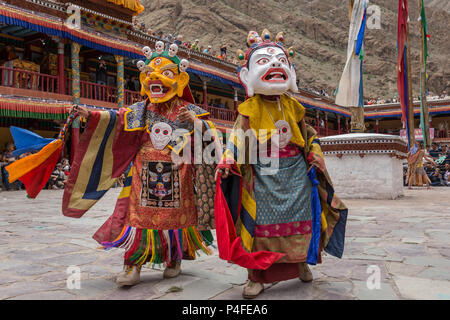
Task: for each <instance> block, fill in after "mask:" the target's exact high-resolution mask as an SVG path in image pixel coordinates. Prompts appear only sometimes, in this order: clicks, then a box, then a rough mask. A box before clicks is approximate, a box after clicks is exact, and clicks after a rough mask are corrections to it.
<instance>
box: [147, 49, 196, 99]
mask: <svg viewBox="0 0 450 320" xmlns="http://www.w3.org/2000/svg"><path fill="white" fill-rule="evenodd" d="M139 80H140V82H141V95H144V94H146V95H147V96H148V98H149V99H150V102H152V103H163V102H166V101H169V100H170V99H172V98H173V97H174V96H175V95H177V96H179V97H182V96H183V91H184V88H185V87H186V86H187V84H188V83H189V75H188V74H187V72H180V71H179V68H178V65H177V64H176V63H174V62H173V61H171V60H170V59H168V58H165V57H163V56H157V57H155V58H153V59H152V60H151V61H150V62H149V63H148V64H147V65H146V66H145V68H144V70H143V72H141V74H140V76H139Z"/></svg>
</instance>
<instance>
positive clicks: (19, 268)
mask: <svg viewBox="0 0 450 320" xmlns="http://www.w3.org/2000/svg"><path fill="white" fill-rule="evenodd" d="M119 192H120V189H118V188H117V189H112V190H111V191H109V192H108V193H107V194H106V195H105V197H104V198H103V199H102V200H101V201H100V202H99V203H98V204H97V205H96V206H94V207H93V209H92V210H91V211H89V212H88V213H87V214H86V215H85V216H84V217H83V218H81V219H72V218H67V217H64V216H63V215H62V214H61V211H60V207H61V198H62V191H55V190H43V191H42V192H41V194H40V195H39V196H38V199H35V200H30V199H28V198H26V196H25V192H24V191H11V192H0V299H167V300H169V299H193V300H197V299H198V300H204V299H224V300H226V299H242V287H243V285H244V284H245V281H246V275H247V274H246V270H245V269H242V268H240V267H238V266H236V265H231V264H228V263H226V262H225V261H222V260H220V259H219V258H218V254H217V250H215V254H214V255H213V256H206V255H204V254H202V255H201V257H200V259H198V260H196V261H184V262H183V264H182V274H181V275H180V276H179V277H177V278H175V279H170V280H163V279H162V270H161V269H159V268H157V267H156V266H155V269H150V268H144V269H143V271H142V282H141V283H140V284H139V285H137V286H135V287H132V288H118V287H117V286H116V284H115V282H114V280H115V275H116V274H117V273H118V272H120V271H121V270H122V255H123V253H122V251H120V250H110V251H102V250H98V249H97V247H98V244H97V243H96V242H95V241H94V240H93V239H92V238H91V236H92V234H93V233H94V232H95V231H96V230H97V228H98V227H99V226H100V225H101V224H102V223H103V222H104V220H106V218H107V217H108V216H109V214H110V213H111V212H112V209H113V207H114V203H115V199H116V197H117V195H118V193H119ZM449 199H450V188H444V187H441V188H434V189H433V190H425V189H420V190H417V189H416V190H405V196H404V197H403V198H401V199H399V200H348V199H347V200H345V203H346V204H347V206H348V207H349V218H348V224H347V234H346V248H345V253H344V256H343V258H342V259H336V258H334V257H331V256H329V255H328V256H327V255H326V256H324V263H323V264H322V265H318V266H313V267H311V269H312V272H313V275H314V277H315V280H314V281H313V282H312V283H307V284H305V283H301V282H300V281H299V280H296V279H295V280H290V281H285V282H280V283H275V284H272V285H266V286H265V291H264V292H263V293H262V294H261V295H260V296H259V297H258V299H262V300H264V299H272V300H273V299H389V300H391V299H450V219H449V218H450V206H449ZM73 265H75V266H78V267H79V268H80V270H81V282H80V283H81V288H80V289H68V288H67V281H66V280H67V277H68V273H67V268H68V267H69V266H73ZM374 266H375V267H374ZM368 268H369V269H368ZM373 270H375V273H373V272H374V271H373ZM378 270H379V271H380V280H381V283H380V286H379V288H373V289H369V288H368V285H367V279H368V277H369V276H371V277H375V278H376V275H377V273H376V272H377V271H378ZM368 272H369V273H368ZM370 284H373V282H370V281H369V286H370Z"/></svg>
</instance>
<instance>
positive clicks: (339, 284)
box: [313, 280, 353, 295]
mask: <svg viewBox="0 0 450 320" xmlns="http://www.w3.org/2000/svg"><path fill="white" fill-rule="evenodd" d="M313 286H314V287H315V288H318V289H321V290H323V291H330V292H332V293H337V294H344V295H348V294H350V293H351V292H352V289H353V285H352V283H351V282H350V281H317V280H314V281H313Z"/></svg>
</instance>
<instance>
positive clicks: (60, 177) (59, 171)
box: [48, 163, 67, 190]
mask: <svg viewBox="0 0 450 320" xmlns="http://www.w3.org/2000/svg"><path fill="white" fill-rule="evenodd" d="M66 179H67V177H66V174H65V173H64V171H63V165H62V163H58V164H57V165H56V168H55V170H54V171H53V172H52V174H51V176H50V179H49V183H48V184H49V188H51V189H55V190H57V189H64V185H65V183H66Z"/></svg>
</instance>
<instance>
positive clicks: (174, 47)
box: [169, 43, 178, 57]
mask: <svg viewBox="0 0 450 320" xmlns="http://www.w3.org/2000/svg"><path fill="white" fill-rule="evenodd" d="M177 52H178V46H177V45H176V44H175V43H172V44H171V45H170V47H169V56H170V57H175V55H176V54H177Z"/></svg>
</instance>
